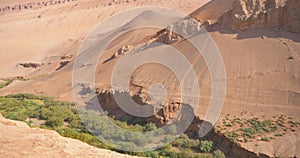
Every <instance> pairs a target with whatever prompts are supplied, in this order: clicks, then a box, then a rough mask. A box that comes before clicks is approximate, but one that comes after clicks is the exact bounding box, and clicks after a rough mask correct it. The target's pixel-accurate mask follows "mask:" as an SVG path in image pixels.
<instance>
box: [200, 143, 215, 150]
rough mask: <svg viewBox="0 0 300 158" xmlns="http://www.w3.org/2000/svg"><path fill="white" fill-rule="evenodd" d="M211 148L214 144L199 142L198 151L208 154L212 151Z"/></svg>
mask: <svg viewBox="0 0 300 158" xmlns="http://www.w3.org/2000/svg"><path fill="white" fill-rule="evenodd" d="M213 147H214V144H213V142H212V141H208V140H204V141H201V144H200V150H201V151H202V152H204V153H210V152H211V151H212V149H213Z"/></svg>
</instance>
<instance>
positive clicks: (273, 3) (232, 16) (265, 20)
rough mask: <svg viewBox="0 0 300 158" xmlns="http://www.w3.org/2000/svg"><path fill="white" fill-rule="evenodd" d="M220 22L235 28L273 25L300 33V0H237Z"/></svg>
mask: <svg viewBox="0 0 300 158" xmlns="http://www.w3.org/2000/svg"><path fill="white" fill-rule="evenodd" d="M218 24H219V25H220V26H222V27H225V28H229V29H233V30H244V29H247V28H255V27H272V28H274V29H284V30H287V31H290V32H294V33H300V1H299V0H235V1H234V2H233V6H232V9H231V10H229V11H228V12H226V13H225V14H224V15H223V16H221V17H220V18H219V19H218Z"/></svg>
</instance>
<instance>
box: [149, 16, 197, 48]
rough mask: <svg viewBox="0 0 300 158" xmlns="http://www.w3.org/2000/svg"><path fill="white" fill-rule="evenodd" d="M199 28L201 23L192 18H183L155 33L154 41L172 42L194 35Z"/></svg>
mask: <svg viewBox="0 0 300 158" xmlns="http://www.w3.org/2000/svg"><path fill="white" fill-rule="evenodd" d="M200 29H201V24H200V23H199V22H198V21H197V20H195V19H194V18H191V17H189V18H185V19H182V20H180V21H178V22H176V23H175V24H171V25H169V26H168V27H167V28H166V29H164V30H162V31H160V32H158V33H157V36H156V39H155V40H153V39H152V40H151V42H152V41H155V42H160V43H165V44H172V43H175V42H178V41H181V40H182V39H184V38H188V37H191V36H193V35H196V34H197V33H198V32H199V31H200Z"/></svg>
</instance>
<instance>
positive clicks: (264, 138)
mask: <svg viewBox="0 0 300 158" xmlns="http://www.w3.org/2000/svg"><path fill="white" fill-rule="evenodd" d="M261 140H262V141H266V142H269V141H270V138H268V137H262V138H261Z"/></svg>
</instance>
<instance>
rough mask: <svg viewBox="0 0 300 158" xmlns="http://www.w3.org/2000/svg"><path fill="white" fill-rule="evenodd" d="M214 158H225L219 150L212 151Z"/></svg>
mask: <svg viewBox="0 0 300 158" xmlns="http://www.w3.org/2000/svg"><path fill="white" fill-rule="evenodd" d="M214 158H225V154H224V153H223V152H222V151H221V150H216V151H214Z"/></svg>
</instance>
